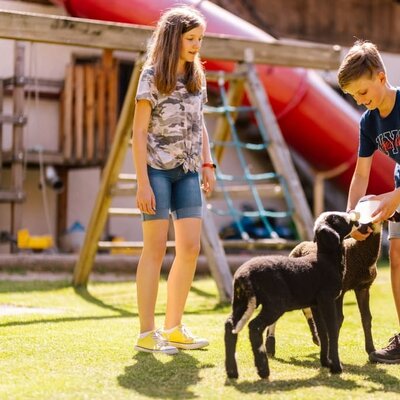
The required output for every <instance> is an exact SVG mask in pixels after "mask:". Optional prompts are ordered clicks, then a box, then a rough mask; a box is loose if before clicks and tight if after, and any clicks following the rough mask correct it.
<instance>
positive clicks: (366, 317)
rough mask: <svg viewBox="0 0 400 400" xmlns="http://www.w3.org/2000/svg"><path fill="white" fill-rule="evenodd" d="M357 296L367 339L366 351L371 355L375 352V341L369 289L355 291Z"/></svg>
mask: <svg viewBox="0 0 400 400" xmlns="http://www.w3.org/2000/svg"><path fill="white" fill-rule="evenodd" d="M354 292H355V294H356V299H357V304H358V309H359V310H360V315H361V321H362V326H363V330H364V338H365V351H366V352H367V353H368V354H369V353H371V352H373V351H375V346H374V340H373V338H372V315H371V310H370V308H369V288H367V289H361V290H354Z"/></svg>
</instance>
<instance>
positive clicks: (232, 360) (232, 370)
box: [225, 316, 239, 379]
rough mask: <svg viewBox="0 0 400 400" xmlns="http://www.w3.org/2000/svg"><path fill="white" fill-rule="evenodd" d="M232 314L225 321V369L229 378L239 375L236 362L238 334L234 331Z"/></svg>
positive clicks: (235, 377)
mask: <svg viewBox="0 0 400 400" xmlns="http://www.w3.org/2000/svg"><path fill="white" fill-rule="evenodd" d="M232 330H233V323H232V316H230V317H229V318H228V319H227V320H226V322H225V370H226V374H227V375H228V378H233V379H237V378H238V377H239V373H238V368H237V363H236V356H235V352H236V343H237V337H238V335H237V334H236V333H233V332H232Z"/></svg>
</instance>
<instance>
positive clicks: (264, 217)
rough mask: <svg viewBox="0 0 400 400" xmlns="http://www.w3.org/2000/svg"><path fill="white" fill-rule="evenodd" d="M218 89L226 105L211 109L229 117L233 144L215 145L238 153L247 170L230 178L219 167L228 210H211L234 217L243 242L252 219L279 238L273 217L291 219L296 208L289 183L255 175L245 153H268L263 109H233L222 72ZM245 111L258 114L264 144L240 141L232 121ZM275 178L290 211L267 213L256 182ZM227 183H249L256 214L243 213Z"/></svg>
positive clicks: (272, 174)
mask: <svg viewBox="0 0 400 400" xmlns="http://www.w3.org/2000/svg"><path fill="white" fill-rule="evenodd" d="M218 87H219V92H220V95H221V100H222V106H220V107H209V110H210V111H211V112H216V113H221V114H224V115H225V118H226V120H227V122H228V124H229V128H230V132H231V138H232V139H231V141H215V142H213V146H215V145H218V146H225V147H231V148H234V149H235V150H236V154H237V156H238V159H239V163H240V166H241V168H242V170H243V175H242V176H235V175H229V174H224V173H222V172H220V171H221V170H220V168H219V166H218V168H217V179H218V183H219V185H220V187H221V189H222V194H223V196H224V199H225V202H226V205H227V208H228V211H223V210H220V209H217V208H215V207H211V210H212V211H213V212H214V213H215V214H217V215H223V216H228V215H230V216H231V217H232V218H233V220H234V223H235V225H236V226H237V228H238V230H239V233H240V236H241V237H242V239H243V240H249V235H248V233H247V232H246V231H245V229H244V227H243V224H242V221H241V217H250V218H259V219H260V220H261V221H262V223H263V225H264V227H265V229H266V231H267V232H268V234H269V235H270V237H271V238H278V237H279V236H278V234H277V232H276V231H275V230H274V228H273V226H272V225H271V223H270V221H269V218H284V217H287V216H291V215H292V213H293V206H292V202H291V199H290V195H289V192H288V189H287V185H286V184H285V182H284V180H283V178H282V177H281V176H279V175H278V174H276V173H275V172H265V173H258V174H252V173H251V171H250V169H249V167H248V165H247V162H246V159H245V157H244V154H243V150H252V151H260V150H266V149H267V148H268V145H269V140H268V136H267V133H266V129H265V127H264V125H263V123H262V118H260V115H259V110H257V109H256V108H255V107H243V106H242V107H233V106H230V105H229V104H228V102H227V98H228V96H227V93H226V89H225V79H224V78H223V74H222V73H221V75H220V79H218ZM238 111H242V112H251V111H253V112H254V113H255V117H256V121H257V124H258V128H259V129H260V132H261V137H262V139H263V143H261V144H253V143H244V142H242V141H241V140H240V138H239V135H238V132H237V129H236V126H235V122H234V120H233V118H232V115H231V114H232V113H235V112H238ZM272 179H278V180H279V183H280V184H281V187H282V189H283V191H284V194H285V196H284V198H285V200H286V202H287V206H288V209H289V211H270V210H266V209H265V208H264V205H263V202H262V200H261V198H260V195H259V193H258V190H257V187H256V185H255V181H261V180H272ZM227 181H231V182H233V181H235V182H241V183H245V184H246V185H247V186H248V187H249V189H250V193H251V194H252V197H253V199H254V202H255V204H256V208H257V210H256V211H252V210H243V211H240V210H238V209H237V208H236V207H235V205H234V202H233V200H232V198H231V196H230V194H229V190H228V187H227V186H226V184H225V182H227Z"/></svg>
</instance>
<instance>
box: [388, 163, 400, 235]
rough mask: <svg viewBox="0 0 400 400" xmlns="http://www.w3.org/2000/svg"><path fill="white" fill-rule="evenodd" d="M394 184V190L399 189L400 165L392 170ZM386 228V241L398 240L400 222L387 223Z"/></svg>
mask: <svg viewBox="0 0 400 400" xmlns="http://www.w3.org/2000/svg"><path fill="white" fill-rule="evenodd" d="M394 184H395V187H396V189H397V188H399V187H400V165H399V164H397V163H396V166H395V168H394ZM397 211H399V212H400V207H398V208H397ZM388 228H389V229H388V231H389V234H388V239H400V222H391V221H389V223H388Z"/></svg>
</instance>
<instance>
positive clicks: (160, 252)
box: [136, 219, 169, 333]
mask: <svg viewBox="0 0 400 400" xmlns="http://www.w3.org/2000/svg"><path fill="white" fill-rule="evenodd" d="M168 223H169V221H168V220H167V219H157V220H149V221H144V222H143V224H142V226H143V243H144V245H143V250H142V254H141V256H140V260H139V264H138V267H137V272H136V287H137V304H138V310H139V319H140V332H141V333H143V332H148V331H152V330H154V329H155V321H154V310H155V305H156V300H157V292H158V284H159V279H160V271H161V266H162V261H163V258H164V256H165V250H166V241H167V233H168Z"/></svg>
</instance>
